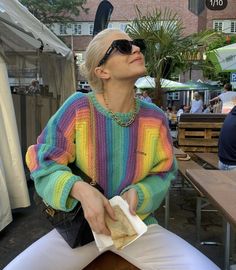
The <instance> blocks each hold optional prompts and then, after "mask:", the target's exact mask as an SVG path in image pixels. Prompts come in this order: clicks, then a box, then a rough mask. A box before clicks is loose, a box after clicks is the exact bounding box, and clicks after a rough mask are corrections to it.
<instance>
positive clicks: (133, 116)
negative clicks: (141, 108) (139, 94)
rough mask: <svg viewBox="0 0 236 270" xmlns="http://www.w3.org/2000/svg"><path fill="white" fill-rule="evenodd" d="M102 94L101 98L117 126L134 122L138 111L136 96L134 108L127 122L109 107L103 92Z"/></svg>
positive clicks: (125, 125) (126, 125)
mask: <svg viewBox="0 0 236 270" xmlns="http://www.w3.org/2000/svg"><path fill="white" fill-rule="evenodd" d="M102 95H103V100H104V103H105V105H106V107H107V110H108V112H109V114H110V115H111V117H112V119H113V120H115V121H116V123H117V124H118V125H119V126H122V127H128V126H129V125H131V124H132V123H133V122H134V120H135V117H136V115H137V113H138V101H137V99H136V98H134V110H133V112H132V115H131V117H130V119H129V120H128V121H127V122H124V121H122V120H121V119H120V118H119V117H118V116H117V115H116V114H115V113H114V112H113V111H112V110H111V109H110V107H109V104H108V101H107V98H106V97H105V95H104V93H103V94H102Z"/></svg>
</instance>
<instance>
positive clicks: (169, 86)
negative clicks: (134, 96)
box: [135, 76, 188, 90]
mask: <svg viewBox="0 0 236 270" xmlns="http://www.w3.org/2000/svg"><path fill="white" fill-rule="evenodd" d="M155 85H156V83H155V78H152V77H150V76H145V77H142V78H139V79H138V80H137V81H136V82H135V86H136V87H137V88H139V89H143V88H146V89H147V88H155ZM161 87H162V88H165V89H166V90H180V89H181V90H183V89H186V88H188V85H186V84H184V83H179V82H175V81H171V80H167V79H161Z"/></svg>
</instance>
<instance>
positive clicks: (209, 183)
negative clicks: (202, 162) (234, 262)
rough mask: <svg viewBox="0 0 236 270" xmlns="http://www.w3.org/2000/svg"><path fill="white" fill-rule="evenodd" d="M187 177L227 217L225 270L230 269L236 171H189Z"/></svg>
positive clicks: (235, 224)
mask: <svg viewBox="0 0 236 270" xmlns="http://www.w3.org/2000/svg"><path fill="white" fill-rule="evenodd" d="M186 175H187V176H188V177H189V179H191V181H192V182H193V183H194V184H195V185H196V186H197V187H198V189H199V190H200V191H201V192H202V193H203V194H204V195H205V196H206V198H208V199H209V201H210V202H211V203H212V204H213V205H214V206H215V207H216V208H217V209H218V210H219V211H220V212H221V213H222V215H223V216H224V217H225V219H226V221H227V224H226V232H225V267H224V269H225V270H228V269H229V250H230V225H232V226H234V227H236V196H235V194H236V170H231V171H222V170H197V169H189V170H187V171H186Z"/></svg>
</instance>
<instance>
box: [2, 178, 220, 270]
mask: <svg viewBox="0 0 236 270" xmlns="http://www.w3.org/2000/svg"><path fill="white" fill-rule="evenodd" d="M179 181H180V179H179ZM174 186H175V187H173V188H172V189H171V192H170V221H169V230H171V231H173V232H174V233H176V234H178V235H179V236H181V237H182V238H184V239H185V240H186V241H188V242H189V243H191V244H192V245H194V246H196V247H197V248H198V249H200V250H201V251H202V252H203V253H204V254H205V255H206V256H208V257H209V258H210V259H211V260H212V261H214V262H215V263H216V264H217V265H218V266H219V267H220V268H222V267H223V254H224V252H223V246H209V245H208V246H205V245H204V246H202V245H196V232H195V202H196V200H195V198H196V192H195V191H193V190H189V189H186V190H184V189H183V188H180V186H179V183H177V182H176V183H174ZM29 190H30V194H31V197H32V190H33V187H32V183H31V181H30V182H29ZM31 201H32V205H31V207H29V208H27V209H18V210H16V211H14V213H13V216H14V221H13V222H12V223H11V224H10V225H9V226H7V228H5V229H4V230H3V231H2V232H0V269H2V268H3V267H4V266H5V265H6V264H7V263H8V262H9V261H11V260H12V259H13V258H14V257H15V256H16V255H17V254H19V253H20V252H21V251H22V250H24V249H25V248H26V247H27V246H29V245H30V244H31V243H32V242H34V241H35V240H37V239H38V238H40V237H41V236H42V235H44V234H45V233H46V232H48V231H49V230H50V229H51V226H50V225H49V224H48V223H47V222H45V220H44V219H43V218H42V217H41V216H40V214H39V213H38V212H37V210H36V207H35V204H34V202H33V200H32V198H31ZM156 214H157V216H158V219H159V223H160V224H161V225H164V208H163V207H161V208H160V209H159V210H158V211H157V213H156ZM222 238H223V230H222V218H221V217H220V216H219V215H218V214H216V213H207V214H206V213H205V214H203V217H202V230H201V239H202V240H208V241H215V240H217V241H219V242H222ZM19 270H24V269H19ZM32 270H33V269H32ZM104 270H107V269H104ZM183 270H184V269H183Z"/></svg>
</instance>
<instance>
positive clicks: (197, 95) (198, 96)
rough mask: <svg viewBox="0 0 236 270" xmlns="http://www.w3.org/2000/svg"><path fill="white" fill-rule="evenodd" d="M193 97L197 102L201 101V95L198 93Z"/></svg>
mask: <svg viewBox="0 0 236 270" xmlns="http://www.w3.org/2000/svg"><path fill="white" fill-rule="evenodd" d="M193 97H194V98H195V99H196V100H199V99H201V95H200V94H199V93H198V92H194V93H193Z"/></svg>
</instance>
